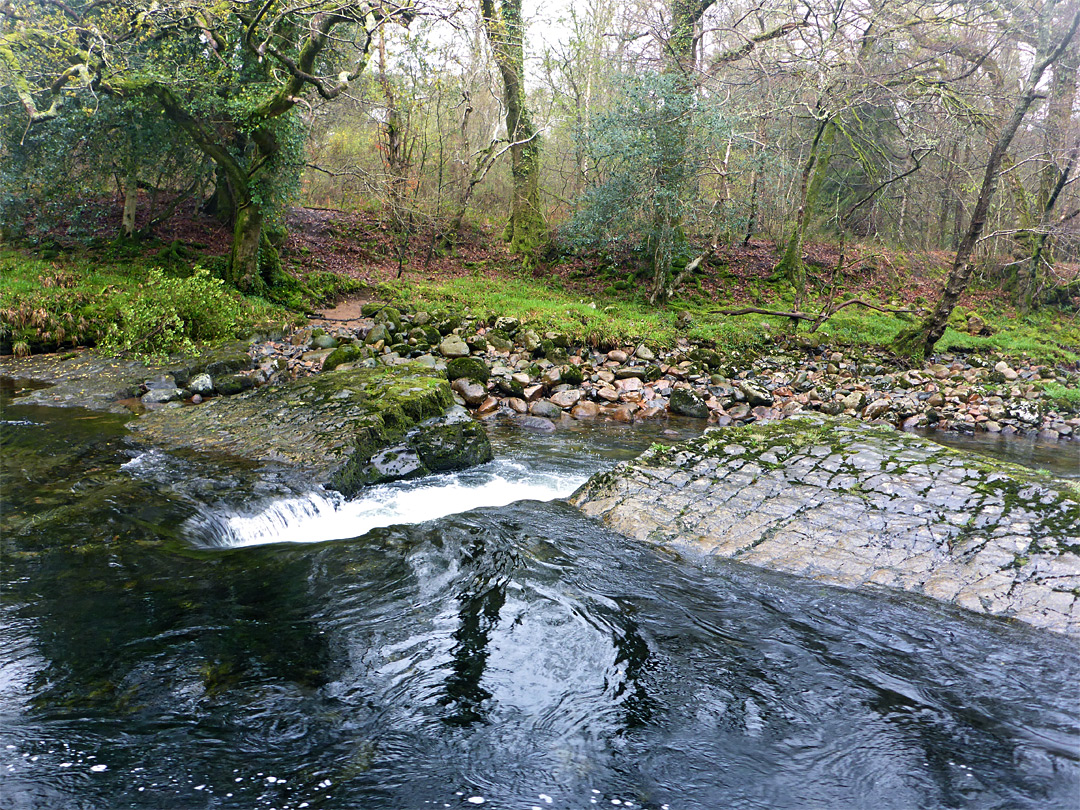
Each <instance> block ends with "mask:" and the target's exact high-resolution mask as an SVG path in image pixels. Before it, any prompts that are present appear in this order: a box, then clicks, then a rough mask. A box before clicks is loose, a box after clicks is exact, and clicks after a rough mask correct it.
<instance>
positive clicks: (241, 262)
mask: <svg viewBox="0 0 1080 810" xmlns="http://www.w3.org/2000/svg"><path fill="white" fill-rule="evenodd" d="M262 242H263V212H262V209H261V208H260V207H259V205H258V204H257V203H255V202H250V203H248V204H247V205H245V206H243V207H241V208H238V209H237V210H236V223H235V225H234V226H233V244H232V251H231V252H230V253H229V268H228V276H227V277H226V281H227V282H228V283H230V284H232V285H233V286H234V287H236V288H237V289H238V290H243V291H244V292H257V291H258V290H260V289H261V288H262V286H263V279H262V274H261V273H260V272H259V267H260V265H259V248H260V246H261V245H262Z"/></svg>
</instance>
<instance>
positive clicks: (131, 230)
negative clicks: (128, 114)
mask: <svg viewBox="0 0 1080 810" xmlns="http://www.w3.org/2000/svg"><path fill="white" fill-rule="evenodd" d="M138 149H139V144H138V133H137V131H136V129H135V127H134V125H132V127H131V131H130V135H129V136H128V142H127V154H126V155H125V156H124V179H123V186H124V212H123V214H121V216H120V236H121V237H122V238H124V239H131V238H133V237H134V236H135V214H136V211H137V208H138V204H139V152H138Z"/></svg>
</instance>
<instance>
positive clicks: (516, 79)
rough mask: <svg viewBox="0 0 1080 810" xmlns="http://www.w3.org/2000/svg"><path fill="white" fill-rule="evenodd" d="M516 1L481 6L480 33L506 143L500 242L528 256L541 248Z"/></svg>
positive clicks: (533, 138) (535, 153) (489, 0)
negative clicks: (506, 193)
mask: <svg viewBox="0 0 1080 810" xmlns="http://www.w3.org/2000/svg"><path fill="white" fill-rule="evenodd" d="M521 3H522V0H499V4H498V5H497V6H496V2H495V0H481V2H480V8H481V11H482V12H483V16H484V30H485V31H486V33H487V37H488V41H489V42H490V43H491V49H492V52H493V54H494V56H495V64H496V65H497V66H498V68H499V73H500V75H501V76H502V80H503V103H504V104H505V105H506V137H507V140H509V141H510V143H511V144H513V145H512V146H511V148H510V174H511V178H512V183H513V191H512V194H511V198H510V217H509V220H508V221H507V224H506V232H505V238H506V241H507V242H509V243H510V252H511V253H516V254H518V255H521V256H533V255H535V254H536V253H537V251H539V249H540V248H541V247H543V245H544V244H545V243H546V242H547V236H548V231H547V223H546V222H545V221H544V215H543V212H542V210H541V208H540V141H539V137H538V133H537V132H536V130H535V128H534V127H533V124H532V120H531V119H530V117H529V111H528V108H527V106H526V104H525V43H524V37H525V26H524V23H523V21H522V18H521Z"/></svg>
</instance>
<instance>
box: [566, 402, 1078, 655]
mask: <svg viewBox="0 0 1080 810" xmlns="http://www.w3.org/2000/svg"><path fill="white" fill-rule="evenodd" d="M571 503H573V504H574V505H576V506H577V507H578V508H579V509H581V510H582V511H583V512H584V513H585V514H586V515H589V516H592V517H596V518H599V519H601V520H602V521H603V522H604V523H605V524H607V525H608V526H609V527H611V528H612V529H614V530H615V531H618V532H620V533H621V534H623V535H626V536H628V537H633V538H636V539H639V540H644V541H648V542H651V543H656V544H659V545H663V546H670V547H676V548H683V549H688V550H696V551H700V552H704V553H706V554H710V555H718V556H722V557H728V558H731V559H734V560H738V561H740V562H745V563H750V564H753V565H758V566H762V567H766V568H772V569H777V570H780V571H786V572H789V573H793V574H798V575H801V576H806V577H810V578H814V579H818V580H821V581H823V582H828V583H832V584H836V585H842V586H847V587H860V588H861V587H874V586H885V587H890V588H899V589H903V590H906V591H912V592H916V593H920V594H923V595H925V596H928V597H932V598H934V599H940V600H944V601H948V602H953V603H956V604H958V605H960V606H961V607H964V608H967V609H969V610H972V611H975V612H979V613H987V614H993V615H997V616H1003V617H1009V618H1013V619H1017V620H1020V621H1024V622H1027V623H1029V624H1031V625H1034V626H1036V627H1040V628H1046V629H1049V630H1054V631H1057V632H1062V633H1068V634H1071V635H1074V636H1075V635H1080V491H1078V489H1077V487H1076V485H1075V484H1070V483H1067V482H1065V481H1062V480H1057V479H1054V478H1051V477H1050V476H1043V475H1039V474H1034V473H1031V472H1030V471H1028V470H1024V469H1023V468H1019V467H1016V466H1014V465H1011V464H1007V463H1004V462H991V461H986V460H984V459H977V458H974V457H972V456H968V455H961V454H958V453H956V452H954V451H952V450H949V449H947V448H943V447H941V446H939V445H936V444H934V443H932V442H930V441H927V440H925V439H922V438H920V437H915V436H911V435H907V434H902V433H897V432H895V431H892V430H888V429H881V428H877V427H873V426H867V425H863V424H860V423H858V422H856V421H854V420H850V419H837V420H833V419H826V418H824V417H820V416H815V417H804V418H799V419H790V420H785V421H783V422H777V423H775V424H772V425H768V426H760V427H750V428H735V427H729V428H716V429H712V430H709V431H707V432H706V433H705V434H704V435H703V436H702V437H700V438H698V439H693V440H691V441H689V442H685V443H683V444H679V445H675V446H673V447H654V448H653V449H651V450H649V451H648V452H647V453H645V454H644V455H643V456H641V457H640V458H639V459H637V460H636V461H633V462H628V463H624V464H621V465H619V466H618V467H617V468H616V469H615V470H614V471H612V472H609V473H603V474H600V475H597V476H595V477H594V478H592V479H590V481H589V482H588V483H587V484H586V485H585V486H583V487H582V488H581V489H580V490H579V491H578V492H577V493H575V494H574V496H573V497H572V498H571Z"/></svg>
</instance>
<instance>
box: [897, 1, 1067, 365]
mask: <svg viewBox="0 0 1080 810" xmlns="http://www.w3.org/2000/svg"><path fill="white" fill-rule="evenodd" d="M1056 7H1057V2H1056V0H1047V2H1046V3H1045V5H1044V7H1043V10H1042V11H1043V13H1042V15H1041V16H1040V18H1039V22H1040V26H1039V32H1038V42H1037V45H1036V49H1035V54H1034V57H1033V59H1032V62H1031V69H1030V71H1029V72H1028V75H1027V77H1026V78H1025V80H1024V82H1023V85H1022V87H1021V90H1020V94H1019V96H1018V97H1017V99H1016V102H1015V104H1014V106H1013V108H1012V112H1011V113H1010V115H1009V117H1008V119H1006V120H1005V122H1004V124H1003V125H1002V127H1001V130H1000V131H999V133H998V135H997V139H996V140H995V141H994V144H993V146H992V147H991V149H990V154H989V156H988V158H987V161H986V168H985V170H984V172H983V179H982V185H981V186H980V188H979V196H978V198H977V199H976V201H975V207H974V209H973V211H972V213H971V221H970V222H969V223H968V227H967V231H966V232H965V233H964V237H963V239H962V240H961V241H960V246H959V247H958V248H957V250H956V257H955V258H954V260H953V265H952V269H951V270H950V271H949V277H948V279H947V280H946V282H945V288H944V290H943V291H942V294H941V298H940V299H939V300H938V303H937V305H936V306H935V307H934V310H933V312H931V313H930V315H929V316H928V317H927V318H926V319H925V320H924V321H923V323H922V324H920V325H919V326H917V327H914V328H912V329H908V330H904V331H903V332H902V333H901V334H900V335H898V336H897V338H896V340H895V342H894V346H895V348H896V349H897V351H899V352H900V353H902V354H907V355H914V356H926V355H928V354H930V353H931V352H932V351H933V350H934V344H936V343H937V342H938V340H940V339H941V336H942V335H943V334H945V328H946V326H947V325H948V322H949V316H950V315H951V314H952V311H953V309H954V308H955V307H956V304H957V303H958V302H959V300H960V296H962V295H963V294H964V292H965V291H966V290H967V288H968V285H969V284H970V283H971V276H972V273H973V272H974V269H975V266H974V262H973V261H972V256H973V254H974V252H975V247H976V245H977V244H978V241H979V237H980V236H981V235H982V232H983V229H984V228H985V227H986V220H987V212H988V211H989V209H990V200H991V198H992V197H993V194H994V190H995V187H996V185H997V180H998V175H999V173H1000V170H1001V165H1002V161H1003V160H1004V159H1005V155H1006V153H1007V152H1008V149H1009V146H1010V145H1011V144H1012V141H1013V138H1014V137H1015V136H1016V132H1017V130H1018V129H1019V128H1020V124H1021V123H1022V122H1023V120H1024V117H1025V116H1026V115H1027V113H1028V110H1029V109H1031V105H1032V104H1033V103H1034V102H1035V100H1036V99H1037V98H1038V97H1039V93H1040V90H1039V88H1040V84H1041V82H1042V78H1043V74H1044V73H1045V72H1046V70H1047V68H1049V67H1050V66H1051V65H1053V64H1054V63H1055V62H1056V61H1057V60H1059V59H1060V58H1061V57H1062V55H1063V54H1064V53H1065V51H1066V49H1067V48H1068V47H1069V44H1070V43H1071V42H1072V40H1073V37H1075V35H1076V30H1077V27H1078V26H1080V8H1077V9H1075V10H1074V11H1072V13H1071V16H1070V18H1068V20H1067V23H1066V27H1065V30H1064V33H1063V34H1060V35H1056V36H1055V34H1056V30H1055V23H1057V22H1058V20H1057V19H1056V17H1055V14H1054V12H1055V11H1056V10H1057V8H1056Z"/></svg>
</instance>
